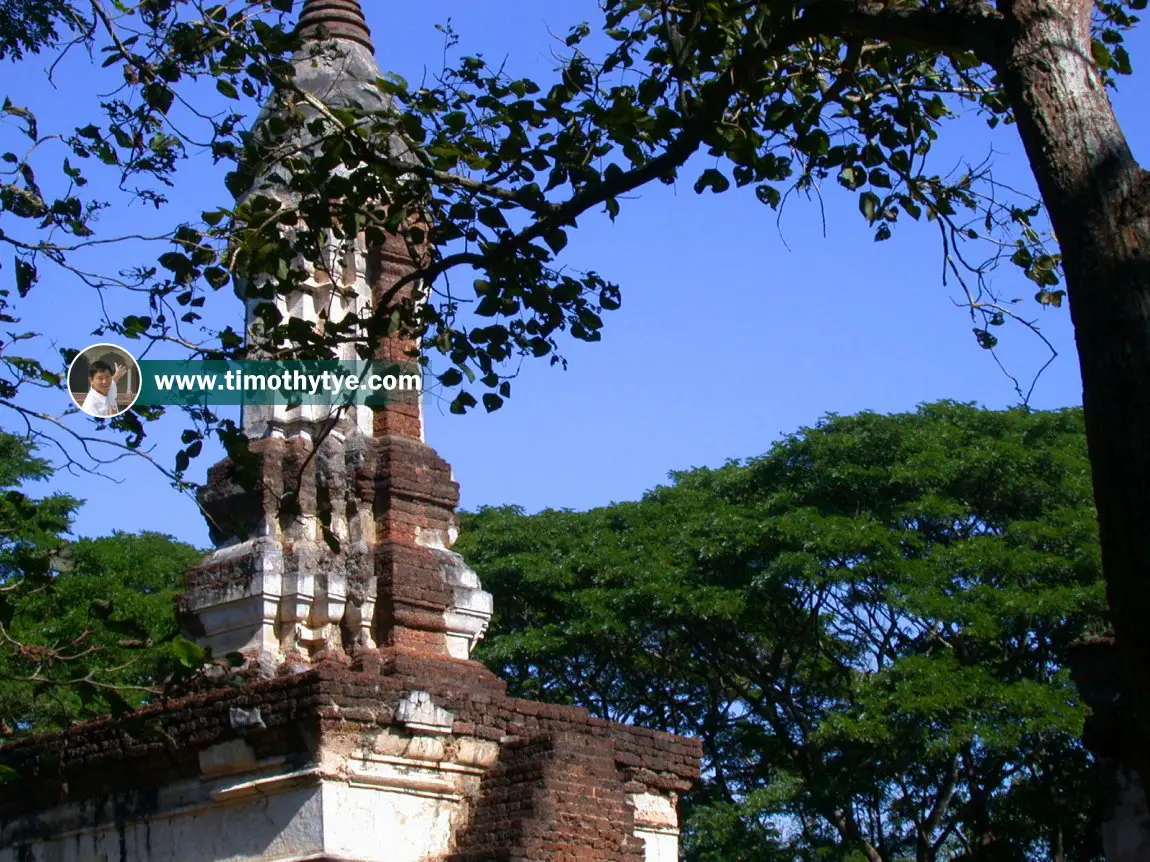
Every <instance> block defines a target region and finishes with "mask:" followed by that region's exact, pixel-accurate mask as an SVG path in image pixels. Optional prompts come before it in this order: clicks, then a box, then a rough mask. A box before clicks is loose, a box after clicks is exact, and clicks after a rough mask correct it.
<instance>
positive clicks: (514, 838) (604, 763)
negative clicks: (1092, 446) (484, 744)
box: [446, 732, 644, 862]
mask: <svg viewBox="0 0 1150 862" xmlns="http://www.w3.org/2000/svg"><path fill="white" fill-rule="evenodd" d="M613 755H614V745H613V743H612V741H611V740H610V739H605V738H603V737H595V736H589V735H586V734H580V733H573V732H553V733H542V734H538V735H536V736H532V737H529V738H527V739H517V740H515V741H514V742H510V743H507V744H505V745H504V746H503V748H502V751H501V752H500V757H499V761H498V762H497V763H496V764H495V766H494V767H493V768H492V769H491V771H490V772H489V773H488V774H487V775H486V776H485V777H484V779H483V786H482V789H481V792H480V799H479V800H478V802H477V804H476V806H475V809H474V813H473V816H472V819H471V822H470V823H469V824H468V825H467V826H466V827H464V829H463V830H462V831H461V833H460V834H459V837H458V839H457V841H458V850H457V851H456V852H455V853H452V854H451V855H450V856H448V857H447V860H446V862H484V860H491V859H531V860H556V862H559V860H568V859H570V860H579V862H642V860H643V857H644V848H643V842H642V841H641V840H640V839H638V838H636V837H635V834H634V833H635V822H634V818H633V816H632V811H631V806H630V805H628V804H627V799H626V796H625V794H624V792H623V784H624V783H623V781H622V780H621V777H620V775H619V771H618V768H617V766H616V763H615V758H614V756H613Z"/></svg>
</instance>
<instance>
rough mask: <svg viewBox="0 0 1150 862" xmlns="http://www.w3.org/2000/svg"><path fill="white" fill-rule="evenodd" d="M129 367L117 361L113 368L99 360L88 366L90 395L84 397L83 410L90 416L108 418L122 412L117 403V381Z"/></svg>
mask: <svg viewBox="0 0 1150 862" xmlns="http://www.w3.org/2000/svg"><path fill="white" fill-rule="evenodd" d="M126 370H127V369H126V368H125V367H124V366H123V365H120V364H119V363H116V367H115V368H114V369H113V368H112V366H110V365H109V364H108V363H107V362H102V361H100V360H97V361H95V362H93V363H92V364H91V365H89V366H88V386H89V387H90V388H89V389H88V395H87V397H85V398H84V403H83V405H82V408H81V409H83V411H84V412H85V413H87V414H88V415H89V416H98V417H103V418H107V417H110V416H115V415H116V414H117V413H119V412H120V405H119V404H117V403H116V396H117V394H118V393H117V392H116V381H117V380H119V379H120V378H121V377H123V376H124V372H125V371H126Z"/></svg>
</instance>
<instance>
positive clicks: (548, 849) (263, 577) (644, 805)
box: [0, 0, 701, 862]
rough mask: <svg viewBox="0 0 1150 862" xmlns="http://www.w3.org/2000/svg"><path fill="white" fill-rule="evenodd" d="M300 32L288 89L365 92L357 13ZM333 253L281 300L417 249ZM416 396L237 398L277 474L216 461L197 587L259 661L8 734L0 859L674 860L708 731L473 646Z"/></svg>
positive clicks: (323, 304) (477, 623) (205, 618)
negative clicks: (685, 797) (509, 674)
mask: <svg viewBox="0 0 1150 862" xmlns="http://www.w3.org/2000/svg"><path fill="white" fill-rule="evenodd" d="M300 26H301V30H302V32H303V33H304V34H305V36H307V39H308V42H307V43H306V44H305V46H304V49H303V50H304V52H305V54H304V55H303V56H300V57H299V58H297V68H298V70H299V73H298V75H297V82H298V83H299V84H300V85H301V86H302V87H305V88H309V89H311V91H312V92H313V93H315V94H317V95H319V96H321V97H322V98H323V99H324V100H325V101H327V102H328V103H329V104H331V103H339V101H340V100H341V99H347V98H352V97H354V98H357V99H362V98H364V97H365V96H364V94H365V92H366V91H365V89H364V88H363V86H362V83H361V82H363V81H370V80H373V79H374V78H375V77H377V76H378V74H379V70H378V68H377V67H376V65H375V60H374V58H373V49H372V43H371V37H370V33H369V31H368V28H367V25H366V22H365V21H364V17H363V14H362V12H361V10H360V7H359V4H358V3H357V2H355V0H307V2H306V3H305V4H304V9H303V12H302V15H301V19H300ZM317 46H322V47H324V48H325V49H326V50H325V51H323V52H316V51H314V50H311V51H310V53H307V52H308V51H309V49H314V48H316V47H317ZM349 94H350V95H349ZM332 260H333V261H334V264H335V266H334V267H328V268H326V269H325V268H323V267H320V268H317V269H316V271H315V274H314V277H312V278H311V279H310V282H309V284H308V286H307V288H306V289H304V290H302V291H300V292H299V293H298V294H297V295H294V296H289V297H286V298H285V299H284V300H283V305H284V311H285V313H287V314H292V315H296V316H302V317H314V316H315V315H316V314H317V309H319V308H324V309H333V310H332V311H330V313H331V314H332V315H339V314H363V313H364V312H365V311H366V310H367V309H369V308H370V307H371V304H372V302H373V298H375V297H379V296H380V295H381V294H382V293H383V292H384V291H386V290H387V289H388V287H389V286H392V285H394V284H395V282H396V279H398V278H400V277H402V275H403V273H404V272H405V271H407V270H405V267H406V266H408V264H407V260H408V257H407V255H406V253H405V250H404V249H403V248H402V246H401V245H400V244H399V243H395V244H394V245H393V244H392V243H391V242H389V243H385V244H384V247H383V248H370V247H367V246H366V244H365V243H363V242H362V241H361V242H360V243H359V244H358V245H356V244H352V246H351V247H340V248H338V249H335V248H333V249H332ZM325 272H326V273H335V276H334V278H335V280H337V281H338V282H340V284H337V285H334V286H333V284H332V279H331V278H329V277H328V275H326V274H325ZM333 287H338V288H342V289H341V290H335V291H334V294H333ZM410 349H411V344H410V343H405V342H403V341H401V340H398V339H384V340H383V341H382V342H381V343H380V344H379V345H378V350H377V355H378V357H380V358H384V359H396V358H402V357H403V356H405V355H406V354H407V352H408V351H409V350H410ZM421 409H422V408H421V405H420V403H419V401H418V399H412V400H410V401H408V402H402V401H400V402H396V403H392V404H389V405H388V406H386V407H382V408H367V407H360V408H355V409H354V410H353V411H352V412H350V413H349V414H347V415H344V416H343V417H342V418H341V419H340V421H339V423H338V424H337V426H336V427H335V428H334V429H332V430H330V431H329V430H328V427H327V425H326V424H325V423H329V419H328V417H327V416H325V415H320V414H319V412H318V408H313V407H306V406H305V407H297V408H294V409H287V408H283V407H269V408H261V409H258V410H249V411H247V412H245V415H244V423H245V426H246V430H247V431H248V433H249V436H250V437H251V438H252V439H253V441H254V442H253V443H252V450H253V452H254V453H255V454H256V455H258V458H259V464H260V467H259V469H260V477H261V481H260V482H259V483H257V485H256V486H255V487H256V488H257V490H255V491H250V490H246V488H247V487H250V486H248V485H244V484H241V483H238V482H237V481H236V479H235V476H234V475H233V472H232V465H231V464H230V463H229V462H227V461H224V462H223V463H221V464H219V465H217V466H216V467H214V468H213V469H212V470H211V471H210V474H209V481H208V484H207V486H206V488H205V490H204V493H203V496H202V503H203V506H204V509H205V511H206V513H207V514H208V516H209V518H210V520H211V522H212V524H213V538H214V540H215V541H216V544H217V549H216V550H215V551H214V552H213V553H212V554H210V555H209V556H208V557H207V558H206V559H205V560H204V561H203V562H202V563H201V564H200V565H199V566H197V567H196V568H195V569H194V570H193V571H191V572H190V573H189V574H188V580H187V583H188V588H187V591H186V593H185V595H184V597H183V600H182V610H183V611H184V613H185V615H186V618H187V620H188V625H189V631H190V632H191V633H192V634H194V635H195V636H196V637H197V638H198V639H199V641H200V643H202V644H203V645H204V646H206V647H208V648H210V649H211V650H212V653H213V655H215V656H222V655H226V654H229V653H231V654H239V655H240V656H242V659H243V667H242V668H240V669H239V670H238V671H232V670H228V669H226V668H225V667H223V666H219V665H215V666H213V667H212V668H211V669H210V671H209V672H205V677H206V679H205V680H204V681H203V683H202V684H200V685H198V686H197V687H194V688H193V689H191V690H190V691H189V692H188V693H187V694H185V695H182V696H180V697H178V698H174V699H168V700H165V701H162V702H157V703H156V704H155V705H153V706H150V707H146V708H144V709H142V710H140V711H138V712H137V713H135V714H133V715H131V716H129V717H127V718H121V719H106V720H101V721H96V722H92V723H89V724H86V725H82V726H78V727H75V728H73V729H71V730H69V731H67V732H65V733H58V734H50V735H43V736H38V737H34V738H30V739H26V740H22V741H19V742H15V743H11V744H9V745H7V746H5V747H3V748H0V763H3V764H6V765H8V766H9V767H11V768H13V769H14V770H16V772H17V774H18V776H19V778H18V779H17V780H15V781H11V782H8V783H6V784H3V785H0V860H2V862H8V860H44V862H49V860H69V862H71V860H76V862H81V860H132V862H135V860H150V859H158V860H163V859H175V860H187V862H209V860H245V859H251V860H296V862H302V860H316V862H318V860H348V862H351V860H387V862H417V860H428V862H430V860H441V862H471V860H474V862H480V860H490V859H527V860H588V862H597V860H603V862H606V860H615V862H641V860H647V862H656V860H657V862H671V860H674V859H677V858H678V853H677V845H678V817H677V807H676V806H677V800H678V797H679V795H680V794H681V793H682V792H683V791H685V790H687V789H688V788H689V787H690V785H691V782H692V780H694V779H695V778H696V777H697V775H698V768H699V762H700V757H701V750H700V747H699V745H698V744H697V743H696V742H694V741H691V740H686V739H682V738H679V737H675V736H671V735H668V734H664V733H658V732H653V731H650V730H645V729H643V728H637V727H627V726H622V725H617V724H613V723H610V722H607V721H603V720H599V719H596V718H593V717H591V716H589V715H588V713H587V712H585V711H584V710H581V709H577V708H572V707H562V706H551V705H546V704H540V703H533V702H529V701H525V700H518V699H515V698H511V697H508V696H507V694H506V687H505V685H504V683H503V682H501V681H500V680H499V679H498V678H497V677H496V676H495V675H494V674H492V673H491V672H490V671H489V670H487V669H486V668H485V667H484V666H483V665H481V664H479V663H478V662H476V661H473V660H472V659H471V658H470V656H471V654H472V652H473V650H474V648H475V646H476V643H477V642H478V640H479V639H480V638H481V637H482V635H483V633H484V630H485V628H486V626H487V623H488V620H489V619H490V616H491V612H492V607H491V597H490V595H489V594H488V593H486V592H484V591H483V589H482V587H481V585H480V583H479V580H478V578H477V577H476V575H475V573H474V572H473V571H472V570H471V569H470V568H468V566H467V564H466V563H465V562H464V561H463V560H462V559H461V558H460V556H459V555H458V554H456V553H455V552H453V551H452V550H451V546H452V543H453V541H454V539H455V537H456V523H457V521H456V515H455V507H456V504H457V501H458V487H457V485H456V484H455V482H454V481H453V480H452V475H451V469H450V467H449V466H448V465H447V463H445V462H444V461H443V459H441V458H440V457H439V456H438V455H437V454H436V453H435V451H434V450H433V449H432V448H431V447H430V446H428V445H427V444H426V443H425V442H424V440H423V423H422V414H421ZM288 493H290V494H292V495H294V496H295V498H296V500H297V501H298V505H296V506H294V507H293V508H291V509H287V510H285V508H284V507H283V506H282V501H283V499H284V498H285V494H288ZM325 512H330V513H331V514H330V517H327V516H321V513H325ZM333 540H334V541H333Z"/></svg>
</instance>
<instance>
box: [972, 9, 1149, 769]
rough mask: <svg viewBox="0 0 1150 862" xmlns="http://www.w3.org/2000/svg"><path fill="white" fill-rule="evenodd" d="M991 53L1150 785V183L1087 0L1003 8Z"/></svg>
mask: <svg viewBox="0 0 1150 862" xmlns="http://www.w3.org/2000/svg"><path fill="white" fill-rule="evenodd" d="M1000 8H1001V10H1002V11H1003V13H1004V15H1005V17H1006V24H1007V32H1008V34H1009V40H1008V41H1009V45H1008V47H1006V49H1005V54H1004V55H1003V56H1000V57H998V58H996V59H995V65H996V66H997V68H998V71H999V73H1000V75H1001V76H1002V80H1003V83H1004V85H1005V87H1006V90H1007V94H1008V96H1009V99H1010V102H1011V104H1012V106H1013V107H1014V112H1015V117H1016V118H1017V121H1018V129H1019V132H1020V134H1021V136H1022V141H1023V144H1024V145H1025V147H1026V152H1027V155H1028V156H1029V159H1030V163H1031V166H1032V167H1033V169H1034V174H1035V177H1036V179H1037V181H1038V186H1039V189H1040V191H1041V193H1042V197H1043V200H1044V201H1045V203H1046V207H1047V209H1048V211H1049V213H1050V219H1051V222H1052V224H1053V226H1054V231H1055V234H1056V235H1057V237H1058V243H1059V246H1060V248H1061V251H1062V255H1063V263H1064V267H1065V273H1066V285H1067V292H1068V296H1069V300H1070V313H1071V318H1072V320H1073V322H1074V332H1075V339H1076V342H1077V346H1078V357H1079V363H1080V365H1081V370H1082V387H1083V396H1082V397H1083V406H1084V408H1085V416H1086V432H1087V442H1088V446H1089V452H1090V462H1091V466H1092V472H1093V481H1094V496H1095V502H1096V504H1097V507H1098V519H1099V525H1100V528H1101V540H1102V541H1101V544H1102V562H1103V570H1104V572H1105V576H1106V584H1107V598H1108V600H1109V605H1110V609H1111V613H1112V615H1113V624H1114V629H1115V633H1116V636H1117V637H1116V641H1117V645H1118V649H1119V655H1120V660H1121V662H1122V667H1123V675H1122V682H1123V686H1122V688H1123V693H1124V700H1125V701H1126V708H1125V709H1124V712H1125V713H1126V718H1127V721H1128V724H1127V728H1128V729H1127V731H1126V732H1125V733H1124V736H1125V737H1126V738H1125V740H1124V743H1125V744H1124V745H1123V748H1124V753H1125V754H1126V755H1127V756H1128V758H1129V759H1130V762H1131V763H1132V765H1134V766H1135V767H1136V768H1137V769H1138V771H1139V772H1140V773H1141V774H1142V776H1143V779H1144V782H1145V783H1147V784H1148V785H1150V781H1147V779H1150V624H1147V622H1146V615H1147V613H1150V202H1148V200H1147V197H1148V195H1150V175H1148V174H1147V172H1146V171H1144V170H1142V169H1141V168H1140V167H1139V166H1138V164H1137V163H1136V162H1135V160H1134V157H1133V155H1132V154H1131V152H1130V147H1129V145H1128V144H1127V142H1126V138H1125V136H1124V135H1123V134H1122V130H1121V128H1120V127H1119V125H1118V122H1117V120H1116V119H1115V116H1114V112H1113V110H1112V108H1111V106H1110V101H1109V98H1108V97H1107V94H1106V91H1105V89H1104V87H1103V85H1102V82H1101V81H1100V79H1099V76H1098V74H1097V72H1096V71H1095V68H1094V65H1093V62H1092V57H1091V47H1090V46H1091V39H1090V14H1091V10H1092V8H1093V4H1092V3H1091V2H1088V0H1004V2H1002V3H1000Z"/></svg>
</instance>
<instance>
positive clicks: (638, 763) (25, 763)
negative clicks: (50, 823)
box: [0, 650, 702, 858]
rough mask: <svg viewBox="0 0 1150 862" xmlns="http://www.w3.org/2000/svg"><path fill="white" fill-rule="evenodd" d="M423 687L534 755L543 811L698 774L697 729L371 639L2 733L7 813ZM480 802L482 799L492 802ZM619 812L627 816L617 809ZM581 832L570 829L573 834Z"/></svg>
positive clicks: (153, 779)
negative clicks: (653, 723)
mask: <svg viewBox="0 0 1150 862" xmlns="http://www.w3.org/2000/svg"><path fill="white" fill-rule="evenodd" d="M417 690H419V691H428V692H429V693H430V694H431V696H432V698H433V699H434V701H435V703H436V704H437V705H439V706H441V707H443V708H444V709H448V710H450V711H451V712H453V713H454V715H455V721H454V725H453V727H452V734H453V735H456V736H460V737H466V736H471V737H476V738H479V739H486V740H491V741H495V742H499V743H500V744H501V747H502V748H503V750H504V751H505V757H506V758H508V761H507V762H508V763H510V762H512V761H515V762H520V761H519V760H516V759H517V758H518V759H523V758H526V759H530V758H532V757H534V758H535V760H536V761H537V763H538V768H539V769H540V770H541V773H540V775H541V781H542V784H541V785H539V787H538V788H535V789H537V790H539V791H540V792H541V793H542V795H541V796H538V797H532V799H533V801H534V803H535V804H536V807H535V808H534V809H533V810H534V811H535V812H536V813H535V814H534V815H533V816H542V817H554V816H556V815H555V813H554V812H555V811H556V810H557V809H556V805H560V806H563V805H566V804H567V800H575V799H580V798H583V796H584V795H589V798H592V799H596V806H597V808H603V809H606V808H608V807H610V806H615V807H614V808H612V809H611V810H613V811H616V812H617V811H618V810H619V809H618V802H619V800H620V799H622V798H623V794H626V793H636V792H643V791H645V790H653V791H656V792H664V793H666V792H676V793H681V792H683V791H685V790H687V789H688V788H689V787H690V786H691V783H692V782H693V781H694V780H695V779H696V778H697V777H698V774H699V761H700V758H701V755H702V749H701V747H700V745H699V743H698V742H697V741H695V740H689V739H684V738H682V737H677V736H673V735H671V734H666V733H659V732H657V731H652V730H647V729H645V728H636V727H629V726H624V725H618V724H613V723H611V722H608V721H604V720H602V719H597V718H594V717H592V716H590V715H589V714H588V713H587V712H586V711H585V710H583V709H578V708H575V707H564V706H555V705H549V704H539V703H534V702H531V701H523V700H518V699H514V698H508V697H507V696H506V695H505V694H504V686H503V683H502V682H500V681H499V680H498V679H497V678H496V677H495V676H494V675H492V674H491V672H490V671H489V670H487V668H485V667H483V666H482V665H480V664H478V663H476V662H470V661H459V660H453V659H436V658H432V657H426V656H413V655H410V654H405V653H402V652H398V651H391V650H380V651H365V652H364V653H363V654H361V655H360V656H358V657H357V658H356V660H355V662H354V663H353V665H352V666H350V667H349V666H346V665H343V664H340V663H338V662H334V661H324V662H320V663H319V664H318V665H316V666H315V667H313V668H312V669H310V670H308V671H306V672H304V673H300V674H296V675H294V676H289V677H281V678H277V679H272V680H256V681H250V682H248V681H242V680H235V681H233V682H232V684H229V685H224V686H222V687H220V688H216V689H213V690H209V691H203V692H198V693H194V694H189V695H187V696H185V697H182V698H179V699H175V700H171V701H168V702H167V703H164V704H158V705H156V706H152V707H148V708H146V709H143V710H140V711H138V712H137V713H135V714H133V715H131V716H129V717H127V718H124V719H116V720H113V719H104V720H101V721H95V722H90V723H88V724H85V725H80V726H78V727H75V728H72V729H70V730H68V731H66V732H63V733H54V734H44V735H41V736H37V737H33V738H29V739H25V740H20V741H17V742H11V743H8V744H6V745H4V746H0V764H4V765H6V766H10V767H12V768H13V769H15V770H16V771H17V772H18V773H19V775H20V776H21V777H20V778H19V779H18V780H16V781H14V782H11V783H9V784H6V786H5V792H4V793H3V794H2V795H0V796H2V798H0V819H3V820H12V819H14V818H16V817H19V816H21V815H26V814H29V813H34V812H36V811H42V810H44V809H47V808H50V807H52V806H55V805H59V804H62V803H64V802H75V801H80V800H84V799H97V800H100V799H103V800H106V799H109V798H112V797H114V796H115V795H116V794H125V793H129V792H131V793H133V794H135V795H136V796H137V797H138V796H139V794H140V792H142V791H147V790H148V789H149V788H156V787H160V786H163V785H166V784H168V783H170V782H171V781H174V780H177V779H179V778H188V777H193V776H195V775H196V774H197V769H198V760H197V758H198V753H199V752H200V751H201V750H203V749H205V748H208V747H209V746H212V745H215V744H218V743H220V742H226V741H228V740H231V739H237V738H243V739H245V740H246V741H247V742H248V744H249V745H251V746H252V748H253V749H254V751H255V753H256V756H257V757H259V758H266V757H273V756H283V757H287V758H288V759H289V761H292V762H297V763H302V762H305V761H307V759H308V758H309V757H311V756H312V755H313V754H314V752H315V750H316V746H317V745H318V742H319V739H320V738H321V737H322V736H323V735H324V734H330V733H339V734H347V733H358V734H360V735H362V736H363V737H364V738H365V739H366V738H370V736H371V734H372V733H373V732H375V733H378V732H380V731H382V729H383V728H387V727H394V726H395V725H396V723H397V720H396V707H397V704H398V703H399V702H400V700H401V699H402V698H404V697H405V696H406V695H407V694H408V693H410V692H412V691H417ZM237 716H238V718H237ZM254 716H258V720H257V721H253V720H251V719H252V717H254ZM546 740H550V741H549V742H548V741H546ZM524 746H526V747H524ZM531 752H535V753H534V754H531ZM572 764H578V771H579V775H580V778H579V781H578V782H577V785H578V787H579V788H580V789H579V790H578V791H575V788H574V786H572V787H563V786H561V785H559V784H556V783H555V782H557V781H559V780H560V776H562V774H563V771H564V769H565V768H567V767H569V766H571V765H572ZM548 770H550V771H548ZM492 781H493V782H494V783H492V784H491V787H492V788H494V787H498V786H499V785H498V781H499V779H495V778H493V779H492ZM568 791H571V793H570V794H568ZM596 793H598V794H599V795H598V796H596V795H595V794H596ZM555 794H567V795H555ZM548 799H550V801H549V802H548V801H547V800H548ZM476 802H477V806H478V807H477V809H476V810H477V811H478V810H480V808H482V805H483V803H482V801H481V800H477V801H476ZM612 816H613V817H615V816H614V815H612ZM613 822H615V823H616V825H618V826H619V827H620V828H622V824H623V821H622V820H619V819H618V817H615V819H614V820H613ZM612 828H614V827H612ZM527 837H528V836H526V833H522V837H521V838H520V839H517V840H520V841H521V842H522V841H526V840H527ZM576 837H577V836H576V835H575V833H572V834H571V836H570V840H572V841H574V840H575V839H576ZM520 858H524V857H520ZM532 858H551V857H532ZM556 858H559V857H556ZM579 858H583V857H579ZM587 858H591V857H587ZM619 858H626V857H619Z"/></svg>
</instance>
